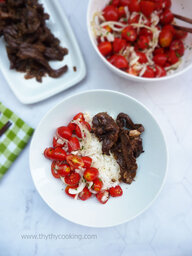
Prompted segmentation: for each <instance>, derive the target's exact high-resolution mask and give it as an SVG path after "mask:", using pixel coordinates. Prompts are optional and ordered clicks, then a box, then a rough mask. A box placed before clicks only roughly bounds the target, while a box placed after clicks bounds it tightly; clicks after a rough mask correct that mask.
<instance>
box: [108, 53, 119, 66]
mask: <svg viewBox="0 0 192 256" xmlns="http://www.w3.org/2000/svg"><path fill="white" fill-rule="evenodd" d="M117 57H118V55H117V54H115V55H112V56H111V57H110V58H109V59H108V61H109V62H110V63H111V64H112V65H114V63H115V60H116V58H117Z"/></svg>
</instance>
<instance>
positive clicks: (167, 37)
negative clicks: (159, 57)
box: [159, 29, 173, 48]
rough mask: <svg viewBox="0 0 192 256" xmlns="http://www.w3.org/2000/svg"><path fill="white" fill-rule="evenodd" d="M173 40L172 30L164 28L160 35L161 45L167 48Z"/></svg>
mask: <svg viewBox="0 0 192 256" xmlns="http://www.w3.org/2000/svg"><path fill="white" fill-rule="evenodd" d="M172 40H173V33H172V32H171V31H170V30H167V29H163V30H162V31H161V32H160V35H159V44H160V46H161V47H163V48H165V47H168V46H170V44H171V42H172Z"/></svg>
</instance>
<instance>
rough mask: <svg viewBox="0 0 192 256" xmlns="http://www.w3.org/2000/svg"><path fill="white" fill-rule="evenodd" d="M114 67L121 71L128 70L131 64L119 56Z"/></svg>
mask: <svg viewBox="0 0 192 256" xmlns="http://www.w3.org/2000/svg"><path fill="white" fill-rule="evenodd" d="M113 65H114V66H115V67H117V68H119V69H126V68H128V65H129V64H128V61H127V60H126V58H125V57H124V56H121V55H117V56H116V58H115V61H114V64H113Z"/></svg>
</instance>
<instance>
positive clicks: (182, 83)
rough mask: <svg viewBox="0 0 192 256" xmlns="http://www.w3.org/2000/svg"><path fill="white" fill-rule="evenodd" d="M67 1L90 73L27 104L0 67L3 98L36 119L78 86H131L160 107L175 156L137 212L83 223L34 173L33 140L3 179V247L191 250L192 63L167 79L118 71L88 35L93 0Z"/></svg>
mask: <svg viewBox="0 0 192 256" xmlns="http://www.w3.org/2000/svg"><path fill="white" fill-rule="evenodd" d="M60 1H61V2H62V4H63V10H64V11H65V12H66V14H67V16H68V18H69V21H70V23H71V25H72V27H73V29H74V32H75V34H76V36H77V38H78V40H79V43H80V47H81V49H82V51H83V54H84V57H85V60H86V63H87V68H88V75H87V78H86V79H85V80H84V81H83V82H81V83H80V84H79V85H77V86H75V87H74V88H72V89H70V90H68V91H66V92H63V93H61V94H60V95H57V96H55V97H53V98H50V99H49V100H46V101H44V102H41V103H39V104H34V105H29V106H25V105H22V104H21V103H20V102H19V101H18V100H17V99H16V98H15V96H14V95H13V93H12V91H11V90H10V89H9V87H8V85H7V83H6V82H5V79H4V78H3V76H2V75H1V74H0V81H1V86H0V100H1V101H2V102H3V103H4V104H6V105H7V106H8V107H10V108H12V109H13V110H14V111H15V112H16V113H17V114H19V115H20V116H21V117H22V118H23V119H24V120H25V121H26V122H28V123H29V124H30V125H32V126H33V127H36V126H37V124H38V123H39V121H40V119H41V118H42V116H43V115H44V114H45V113H46V112H47V111H48V110H49V109H50V108H51V107H53V106H54V105H55V104H56V103H57V102H59V101H61V100H62V99H63V97H66V96H68V95H72V94H73V93H74V92H78V91H83V90H87V89H95V88H105V89H113V90H117V91H121V92H124V93H126V94H129V95H131V96H133V97H135V98H136V99H138V100H140V101H141V102H142V103H143V104H145V105H146V106H147V107H148V108H149V109H150V110H151V111H152V112H153V114H154V115H155V116H156V118H157V120H158V121H159V122H160V124H161V127H162V128H163V130H164V133H165V137H166V140H167V144H168V151H169V158H170V159H169V160H170V161H169V170H168V178H167V181H166V184H165V187H164V189H163V191H162V192H161V194H160V196H159V198H158V199H157V200H156V201H155V203H154V204H153V205H152V206H151V207H150V209H149V210H148V211H147V212H145V213H144V214H143V215H141V216H140V217H138V218H137V219H135V220H133V221H131V222H129V223H127V224H125V225H122V226H118V227H115V228H109V229H93V228H91V229H90V228H84V227H81V226H78V225H75V224H72V223H70V222H68V221H66V220H64V219H63V218H61V217H59V216H58V215H57V214H55V213H54V212H53V211H52V210H50V209H49V207H48V206H47V205H46V204H45V203H44V202H43V200H42V199H41V198H40V196H39V195H38V193H37V192H36V190H35V188H34V185H33V182H32V179H31V176H30V171H29V162H28V155H29V146H28V147H27V148H26V149H25V150H24V151H23V153H22V154H21V155H20V157H19V158H18V159H17V160H16V162H15V163H14V165H13V166H12V167H11V168H10V170H9V171H8V173H7V174H6V175H5V177H4V178H3V180H2V181H1V182H0V205H1V208H0V255H2V256H12V255H13V256H17V255H18V256H23V255H30V256H31V255H42V256H44V255H46V256H49V255H50V256H52V255H64V256H77V255H78V256H88V255H90V254H91V255H93V256H97V255H106V253H107V254H108V255H112V256H118V255H122V256H127V255H131V256H141V255H142V256H162V255H163V256H191V255H192V158H191V152H192V141H191V123H192V114H191V112H192V87H191V84H192V75H191V72H192V70H190V71H188V72H187V73H186V74H184V75H183V76H182V77H179V78H177V79H174V80H170V81H168V82H163V83H162V84H161V83H157V84H150V85H147V84H146V85H141V84H136V83H133V82H128V81H126V80H124V79H122V78H119V77H117V76H116V75H114V74H113V73H111V72H110V71H109V70H107V69H106V66H105V65H104V64H103V63H102V62H101V60H99V58H98V56H97V55H96V53H95V51H94V49H93V48H92V46H91V43H90V42H89V39H88V34H87V31H86V8H87V2H88V1H87V0H84V1H78V0H73V1H69V0H68V1H62V0H60ZM80 2H81V3H80ZM96 100H98V99H96ZM90 218H91V216H90ZM23 234H32V235H35V234H37V235H38V234H43V235H49V234H50V237H47V240H45V239H28V240H24V239H22V238H21V235H23ZM51 234H52V239H51ZM59 234H63V235H65V236H66V235H70V234H73V235H74V234H76V236H77V235H82V236H84V234H88V235H92V234H93V235H97V239H89V240H88V239H84V240H78V239H77V238H76V239H75V238H74V239H67V237H64V238H66V239H57V240H55V239H54V237H53V235H59ZM68 238H70V237H68Z"/></svg>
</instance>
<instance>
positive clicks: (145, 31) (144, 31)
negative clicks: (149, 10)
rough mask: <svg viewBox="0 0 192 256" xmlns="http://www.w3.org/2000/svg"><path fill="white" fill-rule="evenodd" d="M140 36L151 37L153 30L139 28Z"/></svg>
mask: <svg viewBox="0 0 192 256" xmlns="http://www.w3.org/2000/svg"><path fill="white" fill-rule="evenodd" d="M139 35H140V36H147V37H149V38H151V39H152V38H153V32H152V31H151V30H149V29H147V28H141V30H140V32H139Z"/></svg>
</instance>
